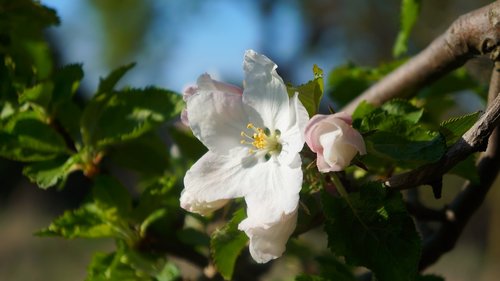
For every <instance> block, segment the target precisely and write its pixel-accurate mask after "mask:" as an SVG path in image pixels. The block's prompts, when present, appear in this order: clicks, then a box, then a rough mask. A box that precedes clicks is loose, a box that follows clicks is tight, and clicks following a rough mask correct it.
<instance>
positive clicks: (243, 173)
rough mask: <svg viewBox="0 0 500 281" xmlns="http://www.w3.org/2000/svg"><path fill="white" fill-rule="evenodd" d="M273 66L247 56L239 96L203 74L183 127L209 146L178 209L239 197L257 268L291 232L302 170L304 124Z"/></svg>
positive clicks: (203, 209)
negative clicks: (244, 205) (186, 125)
mask: <svg viewBox="0 0 500 281" xmlns="http://www.w3.org/2000/svg"><path fill="white" fill-rule="evenodd" d="M276 68H277V66H276V64H274V63H273V62H272V61H271V60H269V59H268V58H267V57H265V56H263V55H260V54H257V53H256V52H254V51H252V50H249V51H247V52H246V53H245V58H244V62H243V69H244V71H245V81H244V91H241V90H240V89H239V88H237V87H235V86H232V85H227V84H223V83H221V82H217V81H214V80H212V79H211V78H210V76H209V75H208V74H204V75H202V76H200V78H199V79H198V83H197V84H198V85H197V87H194V88H189V89H188V90H187V91H186V93H185V96H184V97H185V100H186V104H187V110H186V111H187V112H186V114H184V121H185V122H187V123H189V126H190V127H191V129H192V131H193V133H194V135H195V136H196V137H197V138H198V139H199V140H200V141H201V142H202V143H203V144H204V145H205V146H206V147H207V148H208V152H207V153H206V154H205V155H204V156H203V157H202V158H201V159H199V160H198V161H197V162H196V163H195V164H194V165H193V166H192V167H191V169H190V170H189V171H188V172H187V173H186V176H185V177H184V190H183V192H182V194H181V198H180V201H181V206H182V208H184V209H186V210H188V211H190V212H196V213H199V214H202V215H204V214H207V213H209V212H211V211H213V210H216V209H218V208H220V207H222V206H223V205H224V204H225V203H227V201H228V200H229V199H231V198H237V197H244V198H245V202H246V204H247V218H246V219H245V220H243V221H242V222H241V223H240V224H239V226H238V227H239V229H240V230H243V231H245V233H246V234H247V235H248V237H249V238H250V253H251V254H252V257H253V258H254V259H255V260H256V261H257V262H261V263H263V262H267V261H269V260H271V259H275V258H277V257H279V256H281V255H282V254H283V252H284V250H285V245H286V242H287V240H288V238H289V237H290V235H291V234H292V232H293V230H294V229H295V225H296V220H297V206H298V200H299V191H300V189H301V186H302V170H301V159H300V155H299V152H300V151H301V150H302V147H303V145H304V128H305V125H306V123H307V121H308V119H309V117H308V114H307V111H306V110H305V108H304V106H303V105H302V104H301V103H300V101H299V100H298V97H297V94H295V96H294V97H293V98H289V97H288V94H287V90H286V86H285V84H284V83H283V80H282V79H281V77H280V76H279V75H278V74H277V73H276Z"/></svg>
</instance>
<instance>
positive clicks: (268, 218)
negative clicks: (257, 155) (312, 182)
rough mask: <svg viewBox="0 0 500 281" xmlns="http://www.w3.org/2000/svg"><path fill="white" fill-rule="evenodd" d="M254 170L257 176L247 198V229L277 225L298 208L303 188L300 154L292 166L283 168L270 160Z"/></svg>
mask: <svg viewBox="0 0 500 281" xmlns="http://www.w3.org/2000/svg"><path fill="white" fill-rule="evenodd" d="M252 169H253V170H255V171H256V174H255V177H254V178H252V187H251V189H250V192H249V193H248V194H246V195H245V201H246V203H247V217H248V218H247V224H248V225H252V226H262V225H264V224H272V223H275V222H276V221H279V220H280V219H281V217H282V216H283V215H287V214H290V213H292V212H293V211H294V210H295V209H296V208H297V205H298V202H299V192H300V189H301V187H302V169H301V160H300V156H299V154H296V158H295V159H294V161H293V162H292V163H291V164H290V165H280V164H279V162H278V161H276V160H275V159H272V158H271V159H270V160H269V161H267V162H265V163H262V164H258V165H255V166H254V167H253V168H252Z"/></svg>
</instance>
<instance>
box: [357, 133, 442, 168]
mask: <svg viewBox="0 0 500 281" xmlns="http://www.w3.org/2000/svg"><path fill="white" fill-rule="evenodd" d="M365 142H366V146H367V151H368V154H373V155H374V156H377V157H381V158H384V159H387V160H391V161H393V162H394V163H396V164H398V165H399V166H403V167H409V168H411V167H417V166H420V165H423V164H426V163H432V162H436V161H437V160H439V159H440V158H441V157H442V156H443V154H444V153H445V152H446V146H445V143H444V139H443V137H442V136H441V135H440V134H438V133H431V132H426V131H424V130H422V131H420V133H419V134H418V135H413V136H400V135H397V134H394V133H392V132H386V131H377V132H374V133H373V134H370V135H368V136H366V137H365Z"/></svg>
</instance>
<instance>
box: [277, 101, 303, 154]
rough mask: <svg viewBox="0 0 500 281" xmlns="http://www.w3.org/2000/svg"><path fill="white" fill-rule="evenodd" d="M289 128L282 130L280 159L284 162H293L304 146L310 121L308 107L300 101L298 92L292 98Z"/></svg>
mask: <svg viewBox="0 0 500 281" xmlns="http://www.w3.org/2000/svg"><path fill="white" fill-rule="evenodd" d="M289 120H290V121H289V125H288V127H287V128H278V129H280V130H281V132H282V133H281V138H280V139H281V142H282V143H281V144H282V149H281V153H280V154H279V155H278V161H279V162H280V163H282V164H288V163H291V162H292V161H293V160H294V159H295V156H296V154H297V153H299V152H300V151H301V150H302V148H303V147H304V129H305V127H306V125H307V122H308V121H309V114H308V113H307V110H306V108H305V107H304V106H303V105H302V103H301V102H300V101H299V96H298V93H295V95H294V96H293V98H291V99H290V117H289Z"/></svg>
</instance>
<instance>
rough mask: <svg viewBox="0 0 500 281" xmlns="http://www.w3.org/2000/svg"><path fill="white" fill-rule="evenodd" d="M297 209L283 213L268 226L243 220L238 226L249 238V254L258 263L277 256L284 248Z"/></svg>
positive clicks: (295, 221) (294, 221)
mask: <svg viewBox="0 0 500 281" xmlns="http://www.w3.org/2000/svg"><path fill="white" fill-rule="evenodd" d="M297 210H298V209H296V210H295V211H294V212H292V213H290V214H288V215H283V216H282V217H281V219H280V220H279V221H278V222H276V223H274V224H272V225H268V226H264V227H259V226H255V227H251V226H247V225H246V222H245V220H244V221H242V222H241V223H240V225H239V226H238V228H239V229H240V230H243V231H245V233H246V235H247V236H248V237H249V238H250V246H249V249H250V255H252V258H253V259H254V260H255V261H256V262H258V263H266V262H268V261H270V260H272V259H276V258H279V257H280V256H281V255H282V254H283V252H284V251H285V248H286V243H287V241H288V238H290V235H292V233H293V231H294V230H295V226H296V225H297V214H298V211H297Z"/></svg>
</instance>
